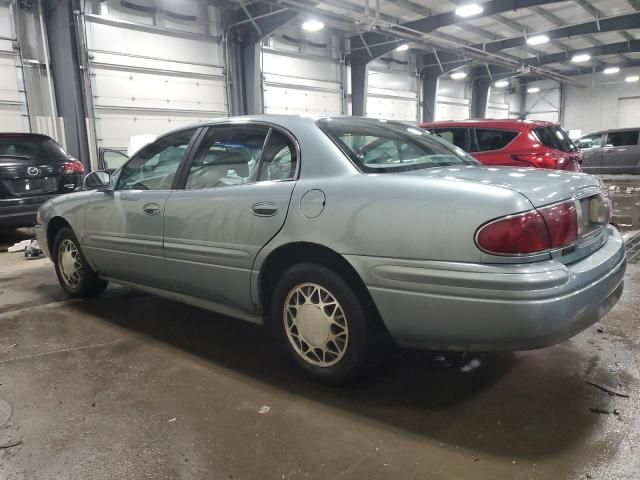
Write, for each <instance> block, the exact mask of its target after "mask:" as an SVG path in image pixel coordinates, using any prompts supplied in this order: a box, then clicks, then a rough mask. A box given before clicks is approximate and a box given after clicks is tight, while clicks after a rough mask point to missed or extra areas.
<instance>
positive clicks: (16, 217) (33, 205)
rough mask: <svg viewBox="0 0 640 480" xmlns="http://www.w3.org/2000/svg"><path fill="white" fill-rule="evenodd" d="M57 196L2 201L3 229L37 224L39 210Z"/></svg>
mask: <svg viewBox="0 0 640 480" xmlns="http://www.w3.org/2000/svg"><path fill="white" fill-rule="evenodd" d="M53 197H55V195H40V196H37V197H25V198H6V199H0V226H1V227H27V226H28V227H30V226H32V225H33V224H34V223H36V214H37V213H38V208H40V205H42V204H43V203H44V202H46V201H47V200H49V199H50V198H53Z"/></svg>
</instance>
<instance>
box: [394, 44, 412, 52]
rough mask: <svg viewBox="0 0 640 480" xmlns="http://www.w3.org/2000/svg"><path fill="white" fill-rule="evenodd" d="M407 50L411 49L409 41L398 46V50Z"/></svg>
mask: <svg viewBox="0 0 640 480" xmlns="http://www.w3.org/2000/svg"><path fill="white" fill-rule="evenodd" d="M407 50H409V44H408V43H403V44H402V45H400V46H398V47H396V52H406V51H407Z"/></svg>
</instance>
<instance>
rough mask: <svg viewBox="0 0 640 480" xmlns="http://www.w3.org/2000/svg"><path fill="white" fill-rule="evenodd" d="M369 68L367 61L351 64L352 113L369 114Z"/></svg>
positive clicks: (358, 114)
mask: <svg viewBox="0 0 640 480" xmlns="http://www.w3.org/2000/svg"><path fill="white" fill-rule="evenodd" d="M368 79H369V69H368V67H367V64H366V63H356V64H353V65H351V114H352V115H356V116H361V117H363V116H365V115H366V114H367V84H368V83H369V82H368Z"/></svg>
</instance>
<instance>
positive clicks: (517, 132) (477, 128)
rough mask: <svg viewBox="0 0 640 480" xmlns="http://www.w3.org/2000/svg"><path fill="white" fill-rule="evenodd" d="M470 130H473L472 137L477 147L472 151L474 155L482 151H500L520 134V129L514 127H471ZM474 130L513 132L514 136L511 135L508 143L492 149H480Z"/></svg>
mask: <svg viewBox="0 0 640 480" xmlns="http://www.w3.org/2000/svg"><path fill="white" fill-rule="evenodd" d="M471 130H473V139H474V140H475V145H476V147H477V148H478V150H477V151H475V152H473V154H474V155H476V154H483V153H493V152H500V151H502V150H504V149H505V148H507V147H508V146H509V145H511V144H512V143H513V142H515V141H516V140H517V139H518V137H520V135H522V130H517V129H515V128H513V129H512V128H489V127H471ZM476 130H493V131H495V132H512V133H515V134H516V136H515V137H513V138H512V139H511V141H510V142H509V143H507V144H506V145H505V146H504V147H502V148H496V149H494V150H480V142H479V141H478V134H477V132H476Z"/></svg>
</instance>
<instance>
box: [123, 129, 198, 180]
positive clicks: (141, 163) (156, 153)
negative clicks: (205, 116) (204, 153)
mask: <svg viewBox="0 0 640 480" xmlns="http://www.w3.org/2000/svg"><path fill="white" fill-rule="evenodd" d="M196 130H197V129H196V128H192V129H189V130H182V131H180V132H176V133H172V134H170V135H167V136H165V137H162V138H160V139H158V140H156V141H155V142H153V143H151V144H150V145H147V146H146V147H144V148H143V149H142V150H140V152H138V153H137V154H136V155H134V156H133V157H132V158H131V160H130V161H129V162H128V163H127V164H125V165H124V167H122V171H121V173H120V176H119V178H118V183H117V185H116V190H169V189H171V184H172V183H173V179H174V177H175V174H176V171H177V170H178V166H179V165H180V162H181V161H182V159H183V158H184V156H185V154H186V152H187V149H188V148H189V143H190V142H191V138H192V137H193V134H194V133H195V132H196Z"/></svg>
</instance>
